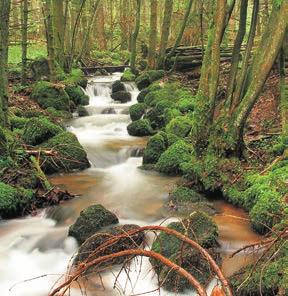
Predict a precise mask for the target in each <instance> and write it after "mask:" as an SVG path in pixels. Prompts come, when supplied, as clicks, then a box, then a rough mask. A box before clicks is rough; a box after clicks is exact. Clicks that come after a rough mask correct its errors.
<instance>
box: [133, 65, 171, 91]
mask: <svg viewBox="0 0 288 296" xmlns="http://www.w3.org/2000/svg"><path fill="white" fill-rule="evenodd" d="M164 75H165V72H164V71H163V70H149V71H146V72H143V73H142V74H141V75H140V76H138V77H137V78H136V80H135V82H136V84H137V87H138V88H139V89H140V90H142V89H144V88H146V87H148V86H149V85H150V84H151V83H153V82H155V81H156V80H159V79H161V78H163V77H164Z"/></svg>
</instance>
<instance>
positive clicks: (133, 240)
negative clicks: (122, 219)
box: [73, 224, 144, 273]
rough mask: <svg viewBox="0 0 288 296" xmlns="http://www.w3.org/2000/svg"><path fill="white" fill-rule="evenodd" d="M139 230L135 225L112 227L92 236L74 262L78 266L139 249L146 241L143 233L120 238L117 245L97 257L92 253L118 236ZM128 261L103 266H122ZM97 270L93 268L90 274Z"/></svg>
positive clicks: (116, 260) (83, 245)
mask: <svg viewBox="0 0 288 296" xmlns="http://www.w3.org/2000/svg"><path fill="white" fill-rule="evenodd" d="M137 228H139V226H138V225H133V224H126V225H121V226H116V227H112V228H111V229H107V230H105V231H104V232H101V230H100V232H97V233H95V234H93V235H92V236H90V237H89V238H88V239H87V240H86V241H85V242H84V243H83V244H82V245H81V246H80V248H79V250H78V253H77V256H76V258H75V260H74V262H73V263H74V265H77V264H79V263H81V262H84V261H85V260H87V259H88V257H89V259H88V262H90V261H91V260H94V259H96V258H98V257H100V256H104V255H109V254H113V253H117V252H121V251H124V250H130V249H134V248H135V247H138V246H140V245H141V244H142V242H143V240H144V234H143V233H137V234H134V235H132V236H131V237H127V238H120V239H119V241H118V242H117V244H113V245H111V246H110V247H108V248H105V250H104V251H102V252H99V253H98V254H97V255H94V256H92V254H91V253H92V252H95V250H96V249H97V248H98V247H99V246H101V245H102V244H104V243H105V242H107V240H109V239H111V238H113V237H114V236H116V235H121V234H125V233H127V232H128V231H131V230H134V229H137ZM126 260H127V257H122V258H117V259H114V260H111V261H108V262H105V263H104V264H101V266H102V267H103V266H107V265H109V266H111V264H120V263H123V262H124V261H126ZM95 269H97V267H94V268H93V267H92V268H90V269H89V270H88V273H89V272H91V271H93V270H95Z"/></svg>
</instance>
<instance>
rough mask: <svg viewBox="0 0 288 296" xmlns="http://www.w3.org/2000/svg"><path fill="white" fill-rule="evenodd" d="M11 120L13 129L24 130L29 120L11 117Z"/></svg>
mask: <svg viewBox="0 0 288 296" xmlns="http://www.w3.org/2000/svg"><path fill="white" fill-rule="evenodd" d="M9 120H10V124H11V127H12V129H22V128H23V127H24V126H25V124H26V123H27V122H28V120H29V119H28V118H23V117H18V116H11V117H10V118H9Z"/></svg>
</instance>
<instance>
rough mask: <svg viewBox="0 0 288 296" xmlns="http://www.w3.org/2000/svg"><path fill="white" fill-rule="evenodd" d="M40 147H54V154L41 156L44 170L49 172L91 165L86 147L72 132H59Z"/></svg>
mask: <svg viewBox="0 0 288 296" xmlns="http://www.w3.org/2000/svg"><path fill="white" fill-rule="evenodd" d="M40 147H41V148H44V149H53V153H54V154H53V155H45V154H43V155H42V156H41V161H42V168H43V171H44V172H46V173H48V174H52V173H59V172H70V171H73V170H81V169H85V168H88V167H89V166H90V164H89V161H88V159H87V154H86V152H85V150H84V148H83V147H82V146H81V144H80V143H79V141H78V139H77V137H76V136H75V135H74V134H72V133H70V132H62V133H59V134H57V135H56V136H54V137H53V138H51V139H49V140H48V141H47V142H44V143H42V144H41V146H40Z"/></svg>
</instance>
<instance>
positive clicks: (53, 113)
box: [46, 107, 73, 122]
mask: <svg viewBox="0 0 288 296" xmlns="http://www.w3.org/2000/svg"><path fill="white" fill-rule="evenodd" d="M46 111H47V112H48V114H49V118H50V119H51V120H52V121H55V122H62V121H64V120H67V119H71V118H72V117H73V116H72V114H71V112H69V111H61V110H56V109H55V108H53V107H49V108H47V109H46Z"/></svg>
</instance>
